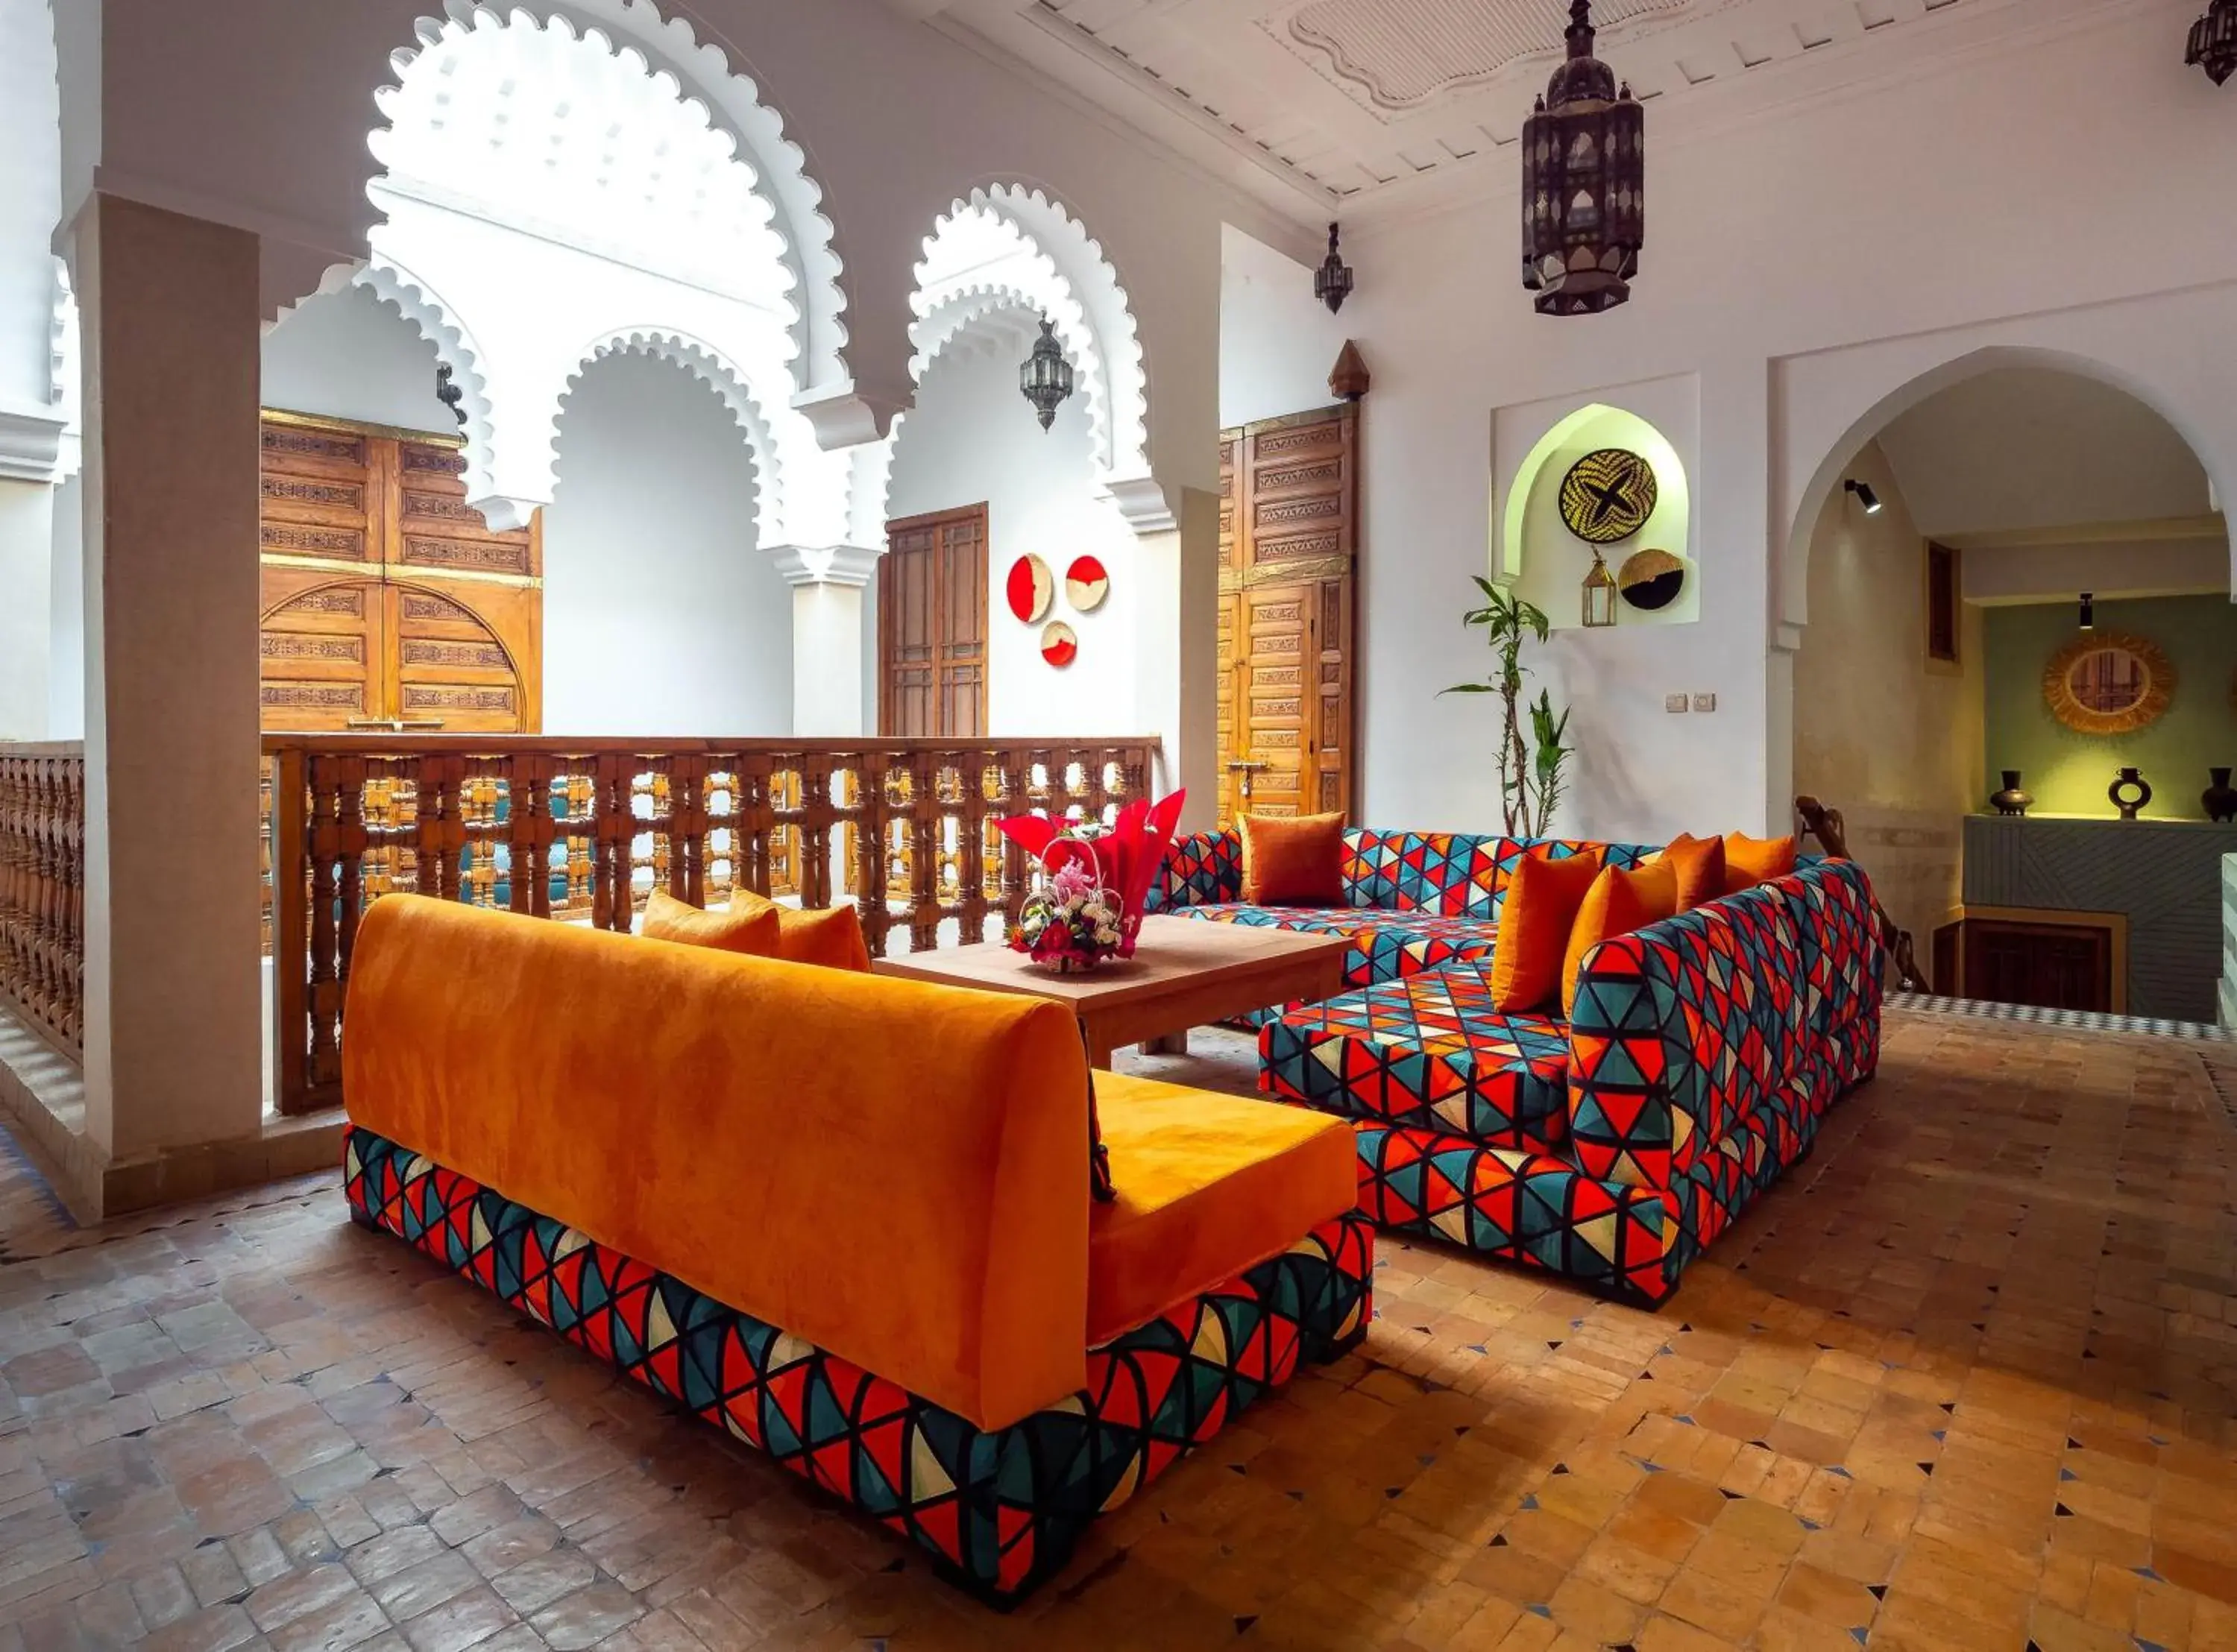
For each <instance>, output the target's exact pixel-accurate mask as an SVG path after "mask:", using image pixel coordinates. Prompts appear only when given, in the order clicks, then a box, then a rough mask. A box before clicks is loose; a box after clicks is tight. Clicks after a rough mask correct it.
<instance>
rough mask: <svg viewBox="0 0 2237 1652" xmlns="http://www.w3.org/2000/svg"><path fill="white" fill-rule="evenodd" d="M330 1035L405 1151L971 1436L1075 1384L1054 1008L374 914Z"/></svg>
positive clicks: (393, 910) (1072, 1204)
mask: <svg viewBox="0 0 2237 1652" xmlns="http://www.w3.org/2000/svg"><path fill="white" fill-rule="evenodd" d="M346 1013H347V1019H348V1026H349V1032H348V1035H347V1037H346V1038H344V1040H343V1048H342V1099H343V1102H344V1103H345V1105H346V1107H347V1108H348V1109H349V1116H350V1117H351V1118H352V1119H353V1120H354V1121H355V1122H357V1123H359V1124H361V1125H363V1126H364V1127H365V1128H366V1129H369V1130H372V1131H373V1132H375V1133H376V1134H378V1135H384V1136H386V1137H387V1138H388V1139H389V1140H390V1141H392V1142H397V1143H398V1144H399V1145H400V1146H403V1147H406V1148H408V1149H412V1150H413V1151H415V1152H418V1153H423V1154H426V1155H427V1156H428V1157H429V1158H431V1159H433V1160H434V1161H435V1162H437V1163H439V1164H442V1165H445V1166H447V1167H448V1168H452V1169H454V1170H457V1171H459V1173H460V1174H462V1175H466V1176H470V1177H472V1179H473V1180H474V1181H478V1182H480V1183H482V1185H483V1186H485V1187H487V1188H494V1189H496V1190H497V1191H498V1192H499V1193H501V1194H503V1195H505V1197H507V1198H509V1199H512V1200H515V1201H518V1202H519V1203H521V1204H525V1205H526V1206H528V1207H529V1208H531V1209H533V1210H538V1211H541V1212H542V1213H544V1214H545V1215H547V1216H551V1217H552V1218H554V1219H556V1220H558V1221H561V1222H563V1223H564V1224H566V1225H567V1226H568V1227H572V1228H574V1229H575V1230H577V1232H579V1233H582V1234H585V1235H587V1236H588V1237H590V1238H591V1239H594V1240H596V1241H598V1242H599V1243H600V1244H603V1245H607V1246H610V1247H612V1248H614V1249H616V1250H618V1251H620V1252H622V1253H623V1254H625V1255H628V1256H631V1257H634V1258H636V1259H637V1260H638V1261H641V1262H643V1263H645V1264H646V1265H647V1266H649V1267H657V1268H659V1269H661V1270H662V1271H663V1272H665V1273H669V1274H674V1275H675V1276H676V1278H678V1279H680V1280H683V1281H684V1282H685V1283H686V1284H688V1285H690V1286H691V1287H693V1288H694V1289H695V1290H698V1291H702V1292H704V1293H706V1294H707V1295H709V1296H711V1297H713V1298H714V1299H715V1300H717V1301H719V1302H724V1303H727V1304H729V1306H732V1307H735V1308H738V1309H740V1310H742V1311H743V1312H745V1313H750V1314H752V1315H753V1316H754V1317H755V1318H756V1319H759V1320H766V1321H767V1322H768V1323H769V1324H770V1325H773V1326H777V1327H779V1328H780V1329H782V1330H784V1331H788V1332H789V1333H792V1334H793V1335H795V1336H797V1337H801V1338H803V1339H806V1340H807V1341H808V1342H811V1343H814V1344H815V1345H816V1346H818V1347H822V1348H825V1349H828V1350H829V1351H830V1352H831V1353H835V1354H836V1355H838V1356H839V1357H840V1358H841V1359H845V1360H848V1361H850V1362H851V1363H853V1364H855V1365H857V1366H861V1367H862V1368H863V1369H864V1370H866V1371H872V1372H876V1373H877V1374H878V1375H880V1376H881V1377H884V1378H886V1379H888V1380H890V1381H892V1382H895V1383H898V1384H899V1385H901V1386H902V1387H903V1388H906V1389H907V1390H908V1391H909V1392H911V1393H914V1394H921V1395H922V1396H923V1397H924V1398H925V1399H929V1400H931V1401H932V1402H934V1404H935V1405H945V1406H947V1408H948V1409H949V1410H951V1411H954V1412H958V1413H960V1415H962V1416H964V1417H966V1418H969V1419H970V1420H971V1421H973V1422H974V1423H976V1424H978V1425H980V1426H981V1427H982V1428H1001V1427H1005V1426H1006V1425H1009V1424H1011V1423H1013V1422H1016V1421H1017V1420H1018V1419H1019V1418H1021V1417H1024V1416H1025V1415H1026V1414H1027V1413H1028V1412H1033V1411H1037V1410H1039V1409H1040V1408H1041V1407H1043V1406H1045V1405H1055V1404H1057V1403H1059V1402H1060V1401H1061V1400H1063V1399H1066V1397H1067V1396H1068V1395H1071V1394H1072V1393H1074V1392H1078V1390H1079V1387H1080V1385H1082V1384H1083V1383H1084V1382H1085V1381H1086V1376H1087V1360H1086V1326H1087V1226H1088V1205H1089V1199H1088V1196H1087V1101H1088V1089H1087V1056H1086V1052H1085V1050H1082V1048H1081V1047H1080V1042H1079V1023H1077V1021H1075V1020H1074V1018H1073V1017H1072V1013H1071V1011H1070V1010H1066V1009H1065V1008H1064V1007H1063V1006H1061V1005H1059V1004H1052V1003H1049V1002H1048V1001H1046V999H1040V998H1032V997H1024V996H1022V995H1020V994H1013V993H1006V992H967V991H960V990H959V989H956V988H952V987H935V986H928V985H926V984H923V983H921V982H915V981H906V980H898V979H892V978H889V977H884V976H880V975H865V974H856V973H855V972H854V971H845V970H806V969H802V968H800V967H799V966H798V965H796V964H783V963H780V962H778V961H777V960H775V959H774V958H742V957H738V956H736V955H734V954H731V953H729V952H725V951H719V950H716V949H713V948H709V947H703V946H663V945H651V944H647V943H645V942H644V941H642V940H637V939H634V938H630V937H629V936H626V935H616V934H611V933H609V932H607V931H601V930H593V929H586V928H578V927H577V926H576V925H572V924H555V923H551V922H550V921H548V920H545V919H543V918H525V917H518V916H514V915H512V914H511V913H505V912H483V911H478V910H476V909H475V908H472V907H470V906H466V905H462V904H460V903H459V902H456V901H447V900H432V899H426V898H419V897H416V896H411V895H388V896H384V897H382V898H380V899H379V900H377V901H374V902H373V904H372V905H371V906H370V907H369V908H368V909H367V911H366V915H365V918H364V921H363V923H362V924H361V925H360V928H359V931H358V938H357V946H356V951H355V952H354V953H353V957H352V960H351V968H350V981H349V997H348V1003H347V1006H346ZM1268 1110H1269V1111H1271V1110H1272V1109H1268Z"/></svg>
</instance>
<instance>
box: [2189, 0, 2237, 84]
mask: <svg viewBox="0 0 2237 1652" xmlns="http://www.w3.org/2000/svg"><path fill="white" fill-rule="evenodd" d="M2182 61H2183V62H2185V63H2191V64H2194V65H2195V66H2196V67H2198V68H2200V69H2204V70H2205V71H2206V72H2207V75H2208V76H2211V77H2212V79H2213V81H2214V84H2215V85H2216V86H2223V85H2227V83H2228V80H2229V77H2230V76H2232V75H2237V0H2214V3H2213V4H2212V5H2211V6H2209V7H2207V11H2206V15H2205V16H2203V17H2201V18H2200V19H2199V20H2198V21H2197V22H2196V23H2193V24H2191V26H2190V50H2189V51H2188V52H2187V53H2186V54H2184V56H2183V60H2182Z"/></svg>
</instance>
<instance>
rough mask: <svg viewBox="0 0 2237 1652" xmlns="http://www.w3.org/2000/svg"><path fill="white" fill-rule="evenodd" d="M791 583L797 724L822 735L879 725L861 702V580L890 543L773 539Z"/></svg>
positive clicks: (798, 729) (796, 728) (772, 552)
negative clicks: (822, 543)
mask: <svg viewBox="0 0 2237 1652" xmlns="http://www.w3.org/2000/svg"><path fill="white" fill-rule="evenodd" d="M767 549H768V550H769V556H771V557H772V558H773V559H774V560H775V563H776V566H777V571H778V572H779V573H781V574H782V575H783V576H784V578H785V582H786V583H787V584H789V585H790V586H791V587H792V732H793V733H794V734H807V735H814V736H816V737H818V738H844V737H847V736H849V735H855V734H874V733H876V732H877V731H876V729H875V728H874V727H873V725H874V723H875V721H876V719H877V708H876V707H875V706H868V705H865V704H864V703H863V701H864V698H865V695H864V692H863V684H864V681H866V678H867V673H866V671H865V661H864V656H863V646H862V588H863V587H864V586H866V585H868V583H869V582H870V576H871V575H872V574H874V572H875V571H876V569H877V566H878V558H879V557H880V556H882V555H884V552H885V547H883V546H882V545H881V546H877V547H875V548H872V547H868V546H862V545H826V546H820V547H815V548H809V547H807V546H802V545H773V546H769V547H768V548H767Z"/></svg>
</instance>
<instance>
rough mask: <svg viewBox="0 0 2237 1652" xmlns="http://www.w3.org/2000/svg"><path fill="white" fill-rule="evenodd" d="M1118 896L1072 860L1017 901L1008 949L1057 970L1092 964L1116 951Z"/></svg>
mask: <svg viewBox="0 0 2237 1652" xmlns="http://www.w3.org/2000/svg"><path fill="white" fill-rule="evenodd" d="M1009 942H1010V949H1011V950H1012V951H1017V952H1023V953H1024V954H1025V955H1026V957H1027V958H1031V959H1032V960H1033V962H1034V963H1036V964H1039V965H1040V966H1041V967H1042V968H1043V969H1048V970H1054V971H1057V972H1058V973H1059V974H1062V975H1070V974H1072V972H1074V971H1085V970H1092V969H1093V968H1094V967H1095V966H1096V965H1097V964H1100V963H1102V962H1103V960H1104V959H1105V958H1110V957H1112V956H1114V955H1115V954H1116V953H1117V952H1118V951H1119V898H1118V896H1116V895H1114V894H1113V893H1112V892H1111V891H1109V890H1107V889H1103V888H1099V887H1098V886H1097V885H1096V881H1095V874H1094V873H1093V872H1092V871H1090V870H1089V869H1088V868H1087V866H1086V865H1083V864H1082V863H1080V862H1079V861H1077V860H1075V861H1071V862H1068V863H1067V864H1066V865H1064V866H1062V867H1060V868H1059V869H1058V870H1057V871H1056V872H1052V873H1051V874H1050V875H1049V879H1048V885H1047V887H1046V888H1044V889H1039V890H1036V891H1035V892H1033V893H1032V894H1030V895H1028V896H1026V898H1025V901H1024V903H1023V904H1022V905H1020V906H1019V908H1018V916H1017V920H1016V921H1015V922H1014V923H1013V924H1012V925H1010V932H1009Z"/></svg>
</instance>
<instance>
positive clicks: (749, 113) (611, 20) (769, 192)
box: [376, 0, 848, 395]
mask: <svg viewBox="0 0 2237 1652" xmlns="http://www.w3.org/2000/svg"><path fill="white" fill-rule="evenodd" d="M517 23H526V24H528V25H531V26H533V27H535V28H538V29H541V30H555V29H556V30H560V31H562V32H564V34H566V35H568V36H571V37H572V38H576V39H580V40H584V41H587V42H591V43H595V44H597V45H598V46H600V47H602V48H604V49H606V50H607V51H610V52H611V53H612V54H613V55H614V56H617V57H623V56H624V55H625V54H627V55H628V56H629V59H630V61H631V63H632V65H633V66H635V64H636V63H642V65H643V72H644V73H646V74H648V75H650V76H654V77H655V78H660V77H665V81H666V82H667V83H670V84H672V86H673V89H674V92H675V95H676V96H677V97H678V98H679V99H680V100H682V101H683V102H684V103H685V104H686V105H687V106H689V107H690V108H691V109H694V110H695V111H696V112H698V113H700V114H703V115H704V117H705V119H706V122H707V124H708V126H709V128H710V129H711V130H713V131H715V132H717V133H720V134H722V135H724V136H726V137H727V138H728V139H729V141H730V142H731V143H732V144H733V145H734V146H735V154H736V157H737V158H738V159H739V160H740V161H742V162H744V163H745V165H746V166H747V167H748V168H750V169H751V171H752V172H753V174H754V190H755V193H756V194H757V195H758V196H759V197H760V198H761V199H762V201H765V202H766V203H767V204H768V206H769V212H770V218H769V223H770V227H771V228H772V229H773V230H774V231H775V234H776V235H777V236H778V237H779V238H780V239H781V240H782V243H783V248H782V256H783V258H784V260H785V264H786V266H787V267H788V268H789V270H790V272H791V273H792V276H793V278H794V280H793V286H792V293H793V302H794V308H795V315H794V316H793V318H792V319H791V322H790V329H791V333H792V338H793V342H794V356H795V364H796V376H797V379H798V383H799V388H800V391H801V392H802V393H803V394H810V395H812V394H815V392H819V391H821V392H838V391H839V390H841V388H843V386H845V385H846V384H847V382H848V374H847V369H846V363H845V353H846V345H847V329H846V323H845V320H844V315H845V312H846V307H847V300H846V293H845V287H844V285H843V276H844V264H843V261H842V259H841V252H840V237H839V234H838V232H837V229H836V227H835V225H834V223H833V222H832V220H831V219H830V218H829V217H828V215H827V214H825V212H824V211H823V206H822V201H823V192H822V188H821V186H819V185H818V184H817V183H816V182H815V180H814V179H813V178H811V177H810V176H809V175H808V170H807V166H806V155H805V154H804V152H803V151H802V148H801V147H800V146H799V145H798V144H797V143H795V142H793V141H792V140H791V139H789V138H788V137H787V136H786V135H785V130H784V121H783V117H782V115H779V114H778V113H777V111H776V110H775V109H772V108H771V107H769V104H767V103H766V102H763V101H762V95H761V90H760V88H759V87H758V86H756V84H755V82H753V80H752V79H751V78H749V76H746V75H744V74H742V73H740V72H738V71H737V70H736V69H735V68H734V67H733V66H732V64H731V63H730V60H729V56H728V55H727V54H726V53H725V52H724V51H723V49H721V48H720V47H718V46H716V45H715V44H714V43H711V42H706V41H702V40H701V39H700V38H699V37H698V36H697V35H696V32H695V31H694V30H693V29H692V27H691V25H690V23H687V22H685V21H684V20H683V18H681V17H675V18H669V17H663V16H662V14H661V12H660V10H659V9H658V8H657V6H655V5H654V4H652V3H651V0H519V3H516V4H513V5H511V6H510V7H508V8H506V9H505V10H504V11H503V12H502V13H500V12H499V10H498V9H497V8H494V7H492V6H489V5H486V4H481V3H477V0H446V4H445V15H444V16H441V17H428V18H423V19H422V20H421V23H420V24H419V31H418V32H419V42H420V44H419V47H418V48H416V49H414V48H407V49H403V50H400V51H399V52H397V53H396V54H395V55H394V57H393V60H392V61H393V64H394V67H395V69H396V73H397V76H398V84H397V85H396V86H393V87H390V88H386V89H383V91H382V92H381V93H380V94H379V95H378V96H379V99H380V101H381V107H382V109H383V110H384V114H386V110H387V109H389V108H390V107H391V106H392V105H393V100H394V99H395V97H396V96H397V95H399V94H400V91H401V86H402V82H403V79H404V77H405V76H406V75H407V74H408V73H409V71H410V69H411V67H412V63H414V62H415V61H416V60H417V59H418V57H419V55H420V53H421V52H422V51H424V50H425V49H426V48H428V47H430V46H433V45H435V44H437V43H439V42H440V41H442V40H444V39H445V38H446V37H448V36H452V35H454V34H455V33H457V32H459V31H466V30H482V29H494V28H505V27H507V26H511V25H513V24H517ZM377 145H378V135H377V134H376V147H377Z"/></svg>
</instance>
